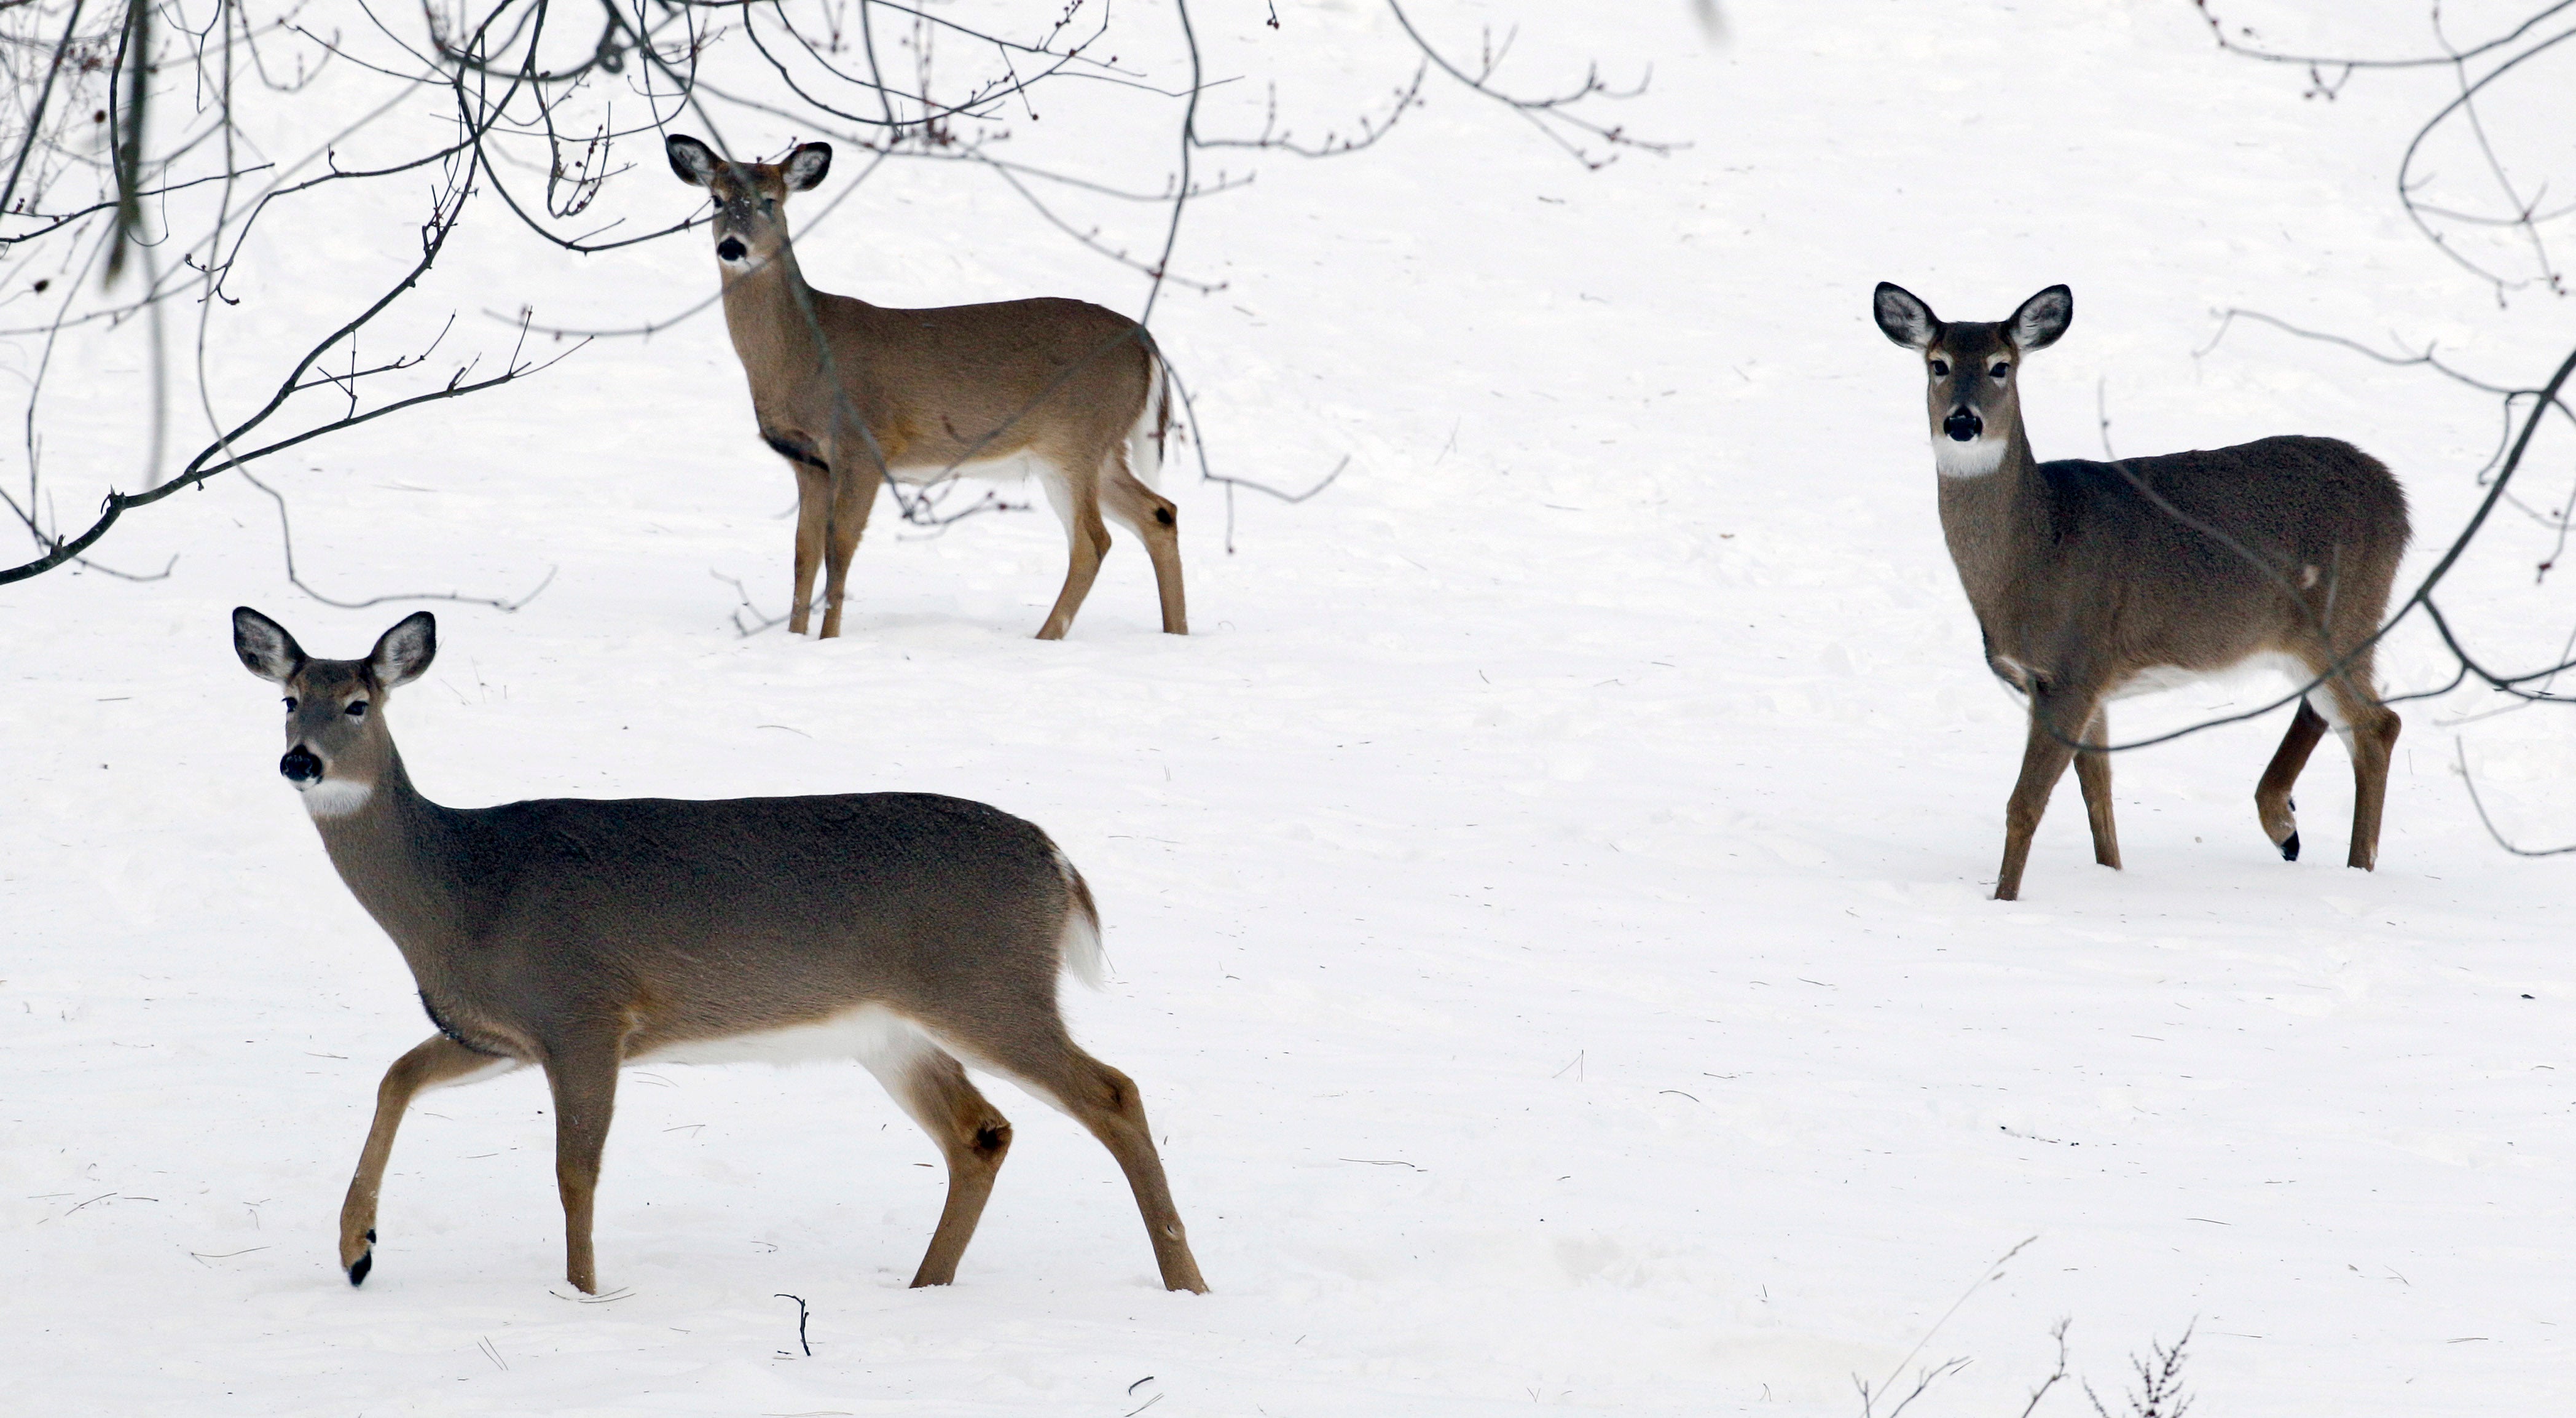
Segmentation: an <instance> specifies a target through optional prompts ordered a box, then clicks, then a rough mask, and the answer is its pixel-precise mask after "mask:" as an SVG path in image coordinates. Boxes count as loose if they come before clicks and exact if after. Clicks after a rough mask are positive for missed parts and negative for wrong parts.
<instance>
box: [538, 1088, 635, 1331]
mask: <svg viewBox="0 0 2576 1418" xmlns="http://www.w3.org/2000/svg"><path fill="white" fill-rule="evenodd" d="M617 1065H618V1046H617V1042H616V1041H615V1040H613V1039H611V1040H607V1041H604V1042H590V1041H584V1042H582V1043H578V1044H574V1045H570V1046H568V1047H565V1048H560V1049H555V1050H552V1051H550V1052H549V1053H548V1054H547V1056H546V1083H547V1085H548V1086H549V1087H550V1088H552V1089H553V1091H554V1103H555V1190H556V1191H557V1192H558V1193H560V1194H561V1195H562V1197H563V1211H564V1279H566V1280H569V1281H571V1282H572V1284H573V1288H575V1289H577V1290H579V1291H581V1292H582V1293H583V1294H585V1295H595V1294H598V1293H599V1267H598V1264H597V1262H596V1260H595V1259H594V1257H593V1255H592V1252H591V1246H590V1223H591V1207H592V1202H593V1200H594V1199H595V1198H596V1196H597V1195H598V1192H599V1158H600V1154H601V1153H602V1152H603V1151H605V1150H606V1149H607V1147H608V1121H609V1116H610V1114H611V1113H613V1112H614V1111H615V1110H616V1106H617Z"/></svg>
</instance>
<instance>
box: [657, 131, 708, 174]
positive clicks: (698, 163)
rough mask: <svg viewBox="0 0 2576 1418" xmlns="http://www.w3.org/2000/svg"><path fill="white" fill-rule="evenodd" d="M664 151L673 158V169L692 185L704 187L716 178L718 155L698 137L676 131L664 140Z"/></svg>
mask: <svg viewBox="0 0 2576 1418" xmlns="http://www.w3.org/2000/svg"><path fill="white" fill-rule="evenodd" d="M662 152H663V153H664V155H666V156H667V157H669V158H670V159H671V171H673V172H676V173H678V174H679V175H680V180H681V181H682V182H685V183H687V184H689V185H690V186H691V187H704V186H706V185H707V184H708V183H709V182H712V181H714V180H715V175H716V155H715V154H714V153H713V152H710V151H709V150H708V148H707V145H706V144H704V143H701V142H699V141H698V140H697V139H695V138H692V137H690V136H688V135H687V134H685V133H674V134H672V135H671V136H669V137H667V138H664V139H663V140H662Z"/></svg>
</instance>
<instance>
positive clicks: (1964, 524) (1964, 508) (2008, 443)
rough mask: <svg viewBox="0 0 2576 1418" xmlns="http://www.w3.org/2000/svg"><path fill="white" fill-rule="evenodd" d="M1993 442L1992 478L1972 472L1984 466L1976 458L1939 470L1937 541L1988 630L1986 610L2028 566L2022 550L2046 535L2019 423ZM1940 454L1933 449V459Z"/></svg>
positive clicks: (1947, 462) (2035, 471)
mask: <svg viewBox="0 0 2576 1418" xmlns="http://www.w3.org/2000/svg"><path fill="white" fill-rule="evenodd" d="M1995 442H1997V443H1998V444H2000V445H2001V446H2000V448H1999V449H1997V450H1995V451H1994V452H1993V453H1990V454H1987V455H1986V456H1987V458H1991V460H1992V468H1993V470H1992V471H1990V472H1979V471H1975V469H1977V468H1978V467H1980V466H1982V465H1983V463H1984V462H1985V459H1981V458H1978V457H1975V456H1970V457H1966V458H1961V457H1958V456H1957V455H1951V456H1949V457H1947V458H1944V459H1943V466H1942V468H1941V535H1942V538H1943V540H1945V541H1947V542H1948V543H1949V546H1950V560H1951V561H1952V562H1953V563H1954V564H1956V565H1957V567H1958V568H1959V582H1960V584H1961V585H1962V586H1963V587H1964V588H1965V589H1966V590H1967V593H1968V600H1969V602H1970V604H1972V605H1974V606H1975V607H1976V610H1977V616H1978V619H1979V620H1981V621H1989V624H1990V625H1991V621H1990V617H1989V616H1988V611H1989V609H1990V608H1991V607H1992V606H1994V605H1995V604H1996V603H1997V602H1998V601H1999V600H2001V598H2002V597H2003V594H2004V591H2005V587H2006V585H2007V583H2008V582H2009V581H2010V580H2011V579H2012V577H2013V575H2014V573H2015V572H2017V571H2020V570H2023V569H2026V568H2027V567H2028V566H2029V565H2030V562H2031V558H2029V557H2028V556H2027V555H2025V554H2024V551H2023V549H2024V548H2026V547H2027V546H2028V544H2029V540H2030V538H2031V537H2032V536H2034V535H2037V536H2042V537H2044V536H2046V535H2047V528H2046V526H2045V525H2044V523H2045V520H2046V516H2047V506H2046V502H2045V500H2044V497H2043V491H2044V490H2043V489H2042V488H2041V486H2040V476H2039V462H2038V460H2037V459H2036V458H2034V457H2033V456H2031V451H2030V439H2029V437H2028V436H2027V435H2025V434H2024V433H2023V432H2022V427H2021V420H2020V419H2018V418H2016V419H2014V420H2013V422H2012V425H2011V426H2010V427H2009V428H2007V429H2005V430H2004V431H2003V433H2002V435H2001V437H2000V438H1998V439H1996V440H1995ZM1943 452H1944V450H1941V449H1939V448H1937V447H1936V449H1935V454H1936V457H1938V456H1940V455H1941V454H1942V453H1943Z"/></svg>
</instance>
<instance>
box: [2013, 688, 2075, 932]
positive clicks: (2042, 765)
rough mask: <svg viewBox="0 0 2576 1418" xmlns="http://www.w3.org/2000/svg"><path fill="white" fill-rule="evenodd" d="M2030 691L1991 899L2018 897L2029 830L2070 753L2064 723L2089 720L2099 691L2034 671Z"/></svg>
mask: <svg viewBox="0 0 2576 1418" xmlns="http://www.w3.org/2000/svg"><path fill="white" fill-rule="evenodd" d="M2033 681H2034V682H2033V683H2032V685H2031V691H2030V739H2029V742H2028V743H2027V744H2025V745H2024V747H2023V749H2022V755H2021V778H2020V780H2019V781H2017V782H2015V783H2014V784H2013V791H2012V797H2011V799H2010V800H2009V801H2008V802H2006V803H2005V805H2004V863H2003V869H2002V870H2001V871H1999V872H1998V873H1996V876H1995V899H1996V900H1998V901H2018V900H2020V899H2021V872H2022V866H2023V865H2024V864H2025V863H2026V862H2028V861H2029V860H2030V839H2031V834H2033V833H2035V832H2037V831H2038V830H2039V819H2040V816H2041V815H2042V814H2043V813H2046V812H2047V811H2048V795H2049V794H2050V793H2052V792H2054V791H2056V789H2057V780H2058V779H2059V778H2062V777H2064V776H2065V774H2066V765H2067V763H2068V762H2069V761H2070V760H2072V759H2073V758H2074V757H2075V750H2074V748H2073V747H2072V746H2071V745H2069V744H2068V742H2067V739H2068V738H2069V737H2072V736H2071V735H2068V734H2067V729H2068V728H2069V727H2071V726H2074V725H2078V724H2087V723H2091V722H2092V719H2093V711H2094V709H2095V708H2096V706H2097V703H2098V699H2099V694H2098V692H2097V691H2095V690H2093V689H2091V688H2090V687H2087V688H2085V689H2083V690H2081V691H2080V692H2079V691H2072V690H2069V689H2065V688H2060V687H2057V686H2055V685H2048V684H2041V683H2039V682H2037V677H2036V676H2034V677H2033Z"/></svg>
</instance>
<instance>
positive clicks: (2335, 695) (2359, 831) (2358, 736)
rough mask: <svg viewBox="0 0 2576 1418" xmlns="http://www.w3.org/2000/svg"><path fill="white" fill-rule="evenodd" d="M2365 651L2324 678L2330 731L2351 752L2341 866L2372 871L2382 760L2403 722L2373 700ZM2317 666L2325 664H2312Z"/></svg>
mask: <svg viewBox="0 0 2576 1418" xmlns="http://www.w3.org/2000/svg"><path fill="white" fill-rule="evenodd" d="M2370 660H2371V656H2370V654H2369V652H2368V651H2364V652H2362V653H2361V654H2360V655H2357V656H2355V657H2354V658H2353V661H2352V663H2351V664H2349V665H2347V666H2345V668H2344V671H2343V673H2341V674H2339V675H2336V676H2335V677H2334V678H2332V679H2329V680H2327V681H2326V683H2325V695H2326V700H2327V702H2328V704H2329V705H2331V706H2332V713H2331V715H2330V716H2329V718H2330V720H2331V722H2332V723H2333V725H2334V729H2335V732H2336V733H2338V734H2340V735H2342V737H2343V742H2344V747H2345V748H2346V749H2348V750H2350V751H2351V753H2352V850H2351V851H2350V853H2349V854H2347V855H2346V856H2345V858H2344V865H2345V866H2348V867H2359V868H2360V869H2361V870H2363V871H2372V870H2375V869H2377V867H2378V865H2379V819H2380V814H2381V812H2382V810H2383V809H2385V808H2386V806H2387V804H2388V762H2389V757H2390V755H2391V753H2392V752H2393V751H2394V750H2395V749H2396V747H2397V732H2398V730H2399V729H2401V728H2403V727H2405V721H2404V720H2402V719H2399V718H2398V717H2397V714H2396V711H2394V710H2392V709H2390V708H2389V707H2388V706H2387V705H2385V704H2382V703H2380V702H2379V699H2378V696H2377V695H2375V694H2373V693H2372V692H2371V690H2370V689H2369V688H2368V686H2369V685H2370V684H2371V682H2372V681H2371V673H2370ZM2316 668H2317V669H2318V670H2320V671H2322V670H2323V669H2324V668H2325V666H2324V665H2319V666H2317V667H2316Z"/></svg>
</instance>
